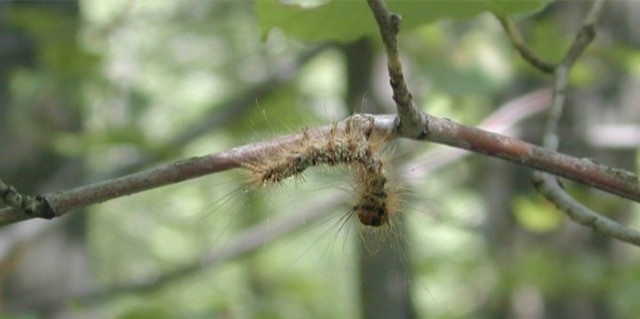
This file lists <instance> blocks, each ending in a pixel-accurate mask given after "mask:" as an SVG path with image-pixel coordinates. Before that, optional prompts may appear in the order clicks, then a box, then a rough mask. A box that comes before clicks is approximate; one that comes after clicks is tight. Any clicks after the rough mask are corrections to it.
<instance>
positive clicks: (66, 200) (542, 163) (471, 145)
mask: <svg viewBox="0 0 640 319" xmlns="http://www.w3.org/2000/svg"><path fill="white" fill-rule="evenodd" d="M355 116H359V117H366V118H372V119H373V121H372V122H369V121H362V122H361V123H362V125H373V131H374V132H375V134H384V135H389V136H390V137H391V138H397V137H399V136H398V135H394V132H393V129H394V127H395V123H396V121H397V117H396V116H395V115H364V116H363V115H359V114H356V115H355ZM427 124H428V126H425V127H424V128H423V129H424V131H425V132H429V134H428V136H427V140H429V141H432V142H436V143H441V144H445V145H449V146H453V147H457V148H462V149H466V150H469V151H473V152H476V153H481V154H486V155H489V156H492V157H496V158H500V159H504V160H507V161H510V162H513V163H516V164H519V165H523V166H526V167H530V168H534V169H539V170H542V171H546V172H549V173H552V174H555V175H558V176H563V177H566V178H568V179H571V180H574V181H576V182H579V183H583V184H586V185H589V186H593V187H596V188H598V189H601V190H604V191H606V192H609V193H612V194H616V195H619V196H621V197H625V198H628V199H631V200H633V201H636V202H640V187H639V186H638V184H637V182H635V180H634V179H633V178H625V179H622V178H620V176H631V175H633V174H632V173H630V172H623V171H620V170H617V169H614V168H610V167H607V166H604V165H599V164H597V163H594V162H592V161H589V160H584V159H578V158H574V157H571V156H569V155H564V154H561V153H557V152H554V151H552V150H549V149H544V148H542V147H539V146H536V145H532V144H529V143H526V142H523V141H520V140H518V139H515V138H512V137H507V136H503V135H500V134H496V133H491V132H488V131H485V130H481V129H478V128H474V127H468V126H465V125H462V124H458V123H455V122H453V121H451V120H449V119H442V118H437V117H433V116H429V120H428V121H427ZM330 129H331V126H324V127H320V128H316V129H313V130H310V131H309V134H320V135H324V136H327V138H328V134H330V133H329V131H330ZM338 129H344V121H343V122H341V124H340V125H338ZM302 136H303V134H295V135H289V136H284V137H280V138H277V139H274V140H270V141H266V142H261V143H255V144H250V145H245V146H240V147H236V148H234V149H231V150H229V151H225V152H221V153H217V154H211V155H206V156H201V157H193V158H190V159H186V160H182V161H179V162H176V163H173V164H170V165H167V166H163V167H159V168H155V169H151V170H147V171H143V172H140V173H136V174H132V175H128V176H124V177H120V178H116V179H113V180H107V181H103V182H100V183H96V184H92V185H88V186H84V187H79V188H76V189H72V190H69V191H66V192H57V193H51V194H46V195H43V196H44V198H46V200H47V202H48V204H49V205H50V206H51V207H52V208H53V210H54V212H55V215H56V217H57V216H62V215H64V214H66V213H67V212H69V211H71V210H74V209H78V208H81V207H85V206H88V205H92V204H96V203H100V202H103V201H106V200H109V199H114V198H118V197H123V196H127V195H131V194H135V193H138V192H141V191H145V190H149V189H152V188H157V187H160V186H164V185H168V184H172V183H177V182H181V181H184V180H188V179H193V178H197V177H200V176H203V175H207V174H213V173H217V172H222V171H225V170H228V169H232V168H240V167H242V165H243V164H246V163H251V162H252V161H255V160H256V159H257V158H261V157H268V156H269V154H273V153H275V152H281V151H282V150H283V149H287V148H288V147H291V146H292V145H295V143H297V142H298V141H299V140H300V139H301V138H302ZM31 218H34V216H29V215H26V214H24V213H23V212H21V211H20V210H18V209H15V208H4V209H2V210H0V225H7V224H11V223H15V222H18V221H21V220H26V219H31Z"/></svg>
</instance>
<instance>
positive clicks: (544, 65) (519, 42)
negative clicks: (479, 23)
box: [494, 13, 555, 73]
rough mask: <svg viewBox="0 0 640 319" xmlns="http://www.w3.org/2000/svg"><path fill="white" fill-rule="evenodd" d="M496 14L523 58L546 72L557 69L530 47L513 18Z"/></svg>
mask: <svg viewBox="0 0 640 319" xmlns="http://www.w3.org/2000/svg"><path fill="white" fill-rule="evenodd" d="M494 15H495V16H496V18H497V19H498V21H500V24H501V25H502V28H503V29H504V31H505V32H506V33H507V37H509V40H510V41H511V44H512V45H513V47H514V48H516V50H517V51H518V53H520V56H522V58H523V59H525V60H526V61H527V62H529V64H531V65H532V66H533V67H535V68H537V69H539V70H540V71H542V72H544V73H553V71H554V70H555V66H554V65H553V63H550V62H547V61H545V60H543V59H542V58H540V57H539V56H538V55H537V54H536V53H535V52H533V50H531V48H529V46H528V45H527V44H526V43H525V42H524V39H523V37H522V33H520V30H519V29H518V26H516V24H515V23H514V22H513V20H511V18H509V17H508V16H506V15H501V14H498V13H494Z"/></svg>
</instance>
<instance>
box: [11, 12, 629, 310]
mask: <svg viewBox="0 0 640 319" xmlns="http://www.w3.org/2000/svg"><path fill="white" fill-rule="evenodd" d="M489 2H490V1H489ZM409 3H410V2H409ZM440 3H442V11H441V12H437V14H435V15H434V16H427V15H426V14H425V15H421V14H420V12H417V13H416V14H415V15H409V16H405V20H404V21H403V28H402V30H401V33H400V51H401V53H402V59H403V62H404V63H405V72H407V80H408V83H409V86H410V89H411V90H412V92H413V93H414V97H415V99H416V101H417V102H418V103H419V105H420V106H421V107H422V108H424V109H425V110H428V111H429V112H430V113H431V114H433V115H436V116H440V117H447V118H451V119H454V120H455V121H458V122H461V123H465V124H468V125H473V126H476V125H482V126H483V127H486V128H487V129H488V130H492V131H499V132H502V133H503V134H506V135H510V136H516V137H518V138H520V139H523V140H525V141H530V142H532V143H535V144H540V143H541V139H542V128H543V127H544V118H545V114H544V110H545V109H546V108H547V107H548V106H549V104H550V99H551V93H550V90H549V86H550V84H551V80H550V77H549V76H546V75H544V74H542V73H541V72H539V71H538V70H536V69H535V68H533V67H531V66H530V65H529V64H528V63H526V62H525V61H524V60H523V59H522V58H521V57H520V56H519V55H518V53H517V52H516V50H515V49H514V48H513V47H512V45H511V43H510V42H509V39H508V38H507V36H506V35H505V32H504V30H503V29H502V27H501V25H500V23H499V22H498V20H497V19H496V18H495V16H493V15H492V14H490V13H486V12H485V13H479V12H474V11H473V10H471V11H467V10H468V8H467V7H465V6H463V5H461V3H464V2H458V1H448V2H440ZM498 3H500V2H498ZM507 3H508V2H507ZM530 3H532V4H533V5H532V7H533V8H528V9H527V10H522V11H523V12H514V14H515V16H514V19H516V21H518V26H519V27H520V28H521V30H522V32H523V34H524V38H525V39H526V42H527V44H528V45H529V46H530V47H531V48H533V50H534V51H535V52H536V53H537V54H538V55H539V56H541V57H544V58H545V59H546V60H550V61H557V60H559V59H560V58H561V57H562V56H563V55H564V53H565V52H566V50H567V48H568V47H569V46H570V44H571V42H572V41H573V38H574V37H575V33H576V32H577V30H578V29H579V28H580V27H581V24H582V22H583V20H584V18H585V15H586V14H587V12H588V10H589V8H590V7H591V5H592V2H588V1H566V2H565V1H557V2H549V3H547V2H530ZM393 5H394V4H393V3H390V4H389V6H390V8H391V9H393V8H394V7H393ZM638 6H639V4H637V3H636V2H634V1H611V2H609V3H607V7H606V9H605V11H604V13H603V15H602V19H601V21H600V22H599V23H598V25H597V37H596V39H595V41H594V42H593V43H592V44H591V46H590V47H589V48H588V49H587V51H586V52H585V54H584V55H583V56H582V57H581V58H580V59H579V60H578V62H577V64H576V65H575V67H574V68H573V70H572V73H571V80H570V91H569V102H568V105H567V108H566V111H565V113H564V114H563V118H562V122H561V126H560V130H559V132H558V134H559V136H560V140H561V148H560V150H561V151H562V152H564V153H567V154H571V155H572V156H575V157H588V158H593V159H595V160H596V161H598V162H602V163H606V164H607V165H611V166H615V167H620V168H624V169H627V170H630V171H636V167H637V156H636V153H637V152H636V149H637V145H638V144H639V138H638V134H637V133H636V132H637V131H638V130H637V123H638V122H639V121H638V120H639V119H640V111H638V107H637V101H638V99H639V97H638V96H637V95H638V92H640V91H639V90H638V89H637V88H638V86H640V81H639V78H638V76H639V74H640V68H639V66H640V62H639V61H640V60H639V59H640V56H639V55H638V52H637V47H638V44H639V43H640V42H639V41H640V31H638V30H640V26H638V25H637V24H638V22H636V21H640V19H638V18H637V15H638V14H639V13H640V8H638ZM291 8H296V9H295V10H302V9H299V8H297V7H284V6H280V5H278V4H276V3H274V2H262V1H260V2H255V3H254V2H248V1H247V2H245V1H163V2H160V1H127V0H122V1H80V2H76V1H61V2H34V3H29V2H20V1H17V2H10V1H9V2H2V3H1V4H0V37H1V39H2V41H0V43H2V46H1V48H0V50H1V52H2V53H1V55H0V56H2V59H0V65H1V69H0V70H2V71H1V72H0V76H1V78H0V123H1V124H0V141H1V143H0V145H2V147H1V148H0V177H2V178H3V179H4V180H5V181H10V182H11V183H12V184H14V185H15V186H16V187H17V188H18V189H20V190H21V191H24V192H25V193H30V194H35V193H42V192H48V191H56V190H62V189H67V188H70V187H75V186H78V185H82V184H87V183H90V182H94V181H99V180H103V179H106V178H109V177H114V176H120V175H123V174H125V173H129V172H133V171H137V170H140V169H142V168H146V167H154V166H158V165H161V164H163V163H170V162H172V161H175V160H179V159H182V158H186V157H191V156H195V155H202V154H207V153H214V152H218V151H222V150H226V149H229V148H232V147H234V146H238V145H243V144H247V143H250V142H256V141H260V140H263V139H264V138H265V137H275V136H278V135H281V134H290V133H295V132H300V131H301V130H302V129H304V128H305V127H313V126H318V125H324V124H328V123H332V122H335V121H338V120H341V119H343V118H344V117H346V116H348V115H350V114H352V113H354V112H368V113H394V112H395V111H394V107H393V103H392V99H391V89H390V88H389V85H388V76H387V74H386V67H385V63H386V60H385V57H384V55H383V49H382V45H381V43H380V41H379V39H378V38H379V36H378V35H377V32H378V30H377V28H376V25H375V22H374V19H373V16H372V15H371V12H370V11H369V10H368V9H367V7H366V5H364V4H363V5H362V6H361V9H362V12H359V11H357V15H356V16H355V17H353V16H352V17H351V18H350V20H347V21H348V22H344V21H345V19H346V18H345V17H344V16H340V15H337V16H331V17H325V18H324V19H316V20H313V19H309V20H302V21H300V20H295V19H292V20H285V21H292V22H291V24H289V25H286V24H285V25H280V28H275V29H271V28H269V27H270V26H271V24H273V25H276V24H278V23H279V21H281V20H278V19H282V18H283V17H284V18H288V15H289V14H292V11H289V10H290V9H291ZM318 8H321V7H318ZM291 10H293V9H291ZM515 11H517V10H515ZM293 14H299V12H298V11H295V12H294V13H293ZM353 14H354V13H353V12H350V13H349V15H353ZM331 19H335V20H331ZM339 21H343V22H339ZM358 25H363V26H365V30H368V31H367V32H368V34H367V35H366V36H364V37H361V36H359V33H358V32H361V31H362V30H361V29H358V28H357V27H355V26H358ZM301 26H307V28H306V29H305V28H304V27H301ZM394 155H395V157H394V159H393V163H394V165H393V166H394V171H395V172H394V174H396V175H397V177H398V178H399V179H400V180H403V181H405V182H407V183H408V184H410V190H411V196H410V200H409V201H408V203H407V206H406V209H405V211H404V212H403V214H402V217H401V218H402V219H403V221H402V223H401V224H402V227H401V228H394V229H393V232H391V233H383V232H372V231H366V230H362V229H360V228H358V227H357V225H355V222H354V221H353V220H346V221H345V216H346V214H347V213H348V207H349V197H350V196H352V195H351V194H350V193H349V191H348V187H347V182H346V181H345V180H344V179H343V178H342V175H344V172H343V171H339V170H329V169H326V170H314V171H310V172H308V173H307V174H306V175H305V178H304V181H295V182H291V183H288V184H287V185H283V186H282V187H278V188H277V189H274V190H270V191H267V192H245V191H243V189H244V185H245V181H246V176H244V175H243V174H242V173H241V172H227V173H223V174H216V175H214V176H211V177H204V178H201V179H198V180H194V181H190V182H185V183H180V184H177V185H173V186H170V187H165V188H161V189H156V190H153V191H149V192H145V193H142V194H137V195H135V196H130V197H126V198H120V199H117V200H113V201H110V202H107V203H104V204H100V205H96V206H93V207H90V208H87V209H85V210H84V211H83V212H80V213H72V214H69V215H68V216H65V217H63V218H61V219H59V220H55V221H28V222H24V223H20V224H17V225H12V226H8V227H4V228H3V229H2V230H1V233H0V236H2V240H0V243H1V244H0V253H1V255H0V257H1V258H0V260H1V261H0V278H1V279H2V283H3V295H2V300H1V302H2V303H1V306H2V309H3V310H4V311H5V312H6V315H7V316H8V317H9V318H33V317H65V316H70V315H73V316H78V317H87V318H93V317H97V318H101V317H119V318H141V317H153V318H175V317H183V318H198V317H200V318H210V317H216V316H217V317H228V318H255V317H260V318H328V317H333V318H335V317H343V318H346V317H349V318H353V317H358V316H361V317H366V318H374V317H375V316H376V315H377V316H380V317H387V318H388V317H395V318H402V317H406V318H410V317H427V316H428V317H433V318H467V317H481V318H501V317H504V318H572V317H580V318H633V317H634V315H635V314H637V313H638V312H640V306H639V305H638V303H637V302H636V300H637V298H636V296H637V293H638V291H639V290H640V284H639V283H638V279H640V268H638V267H637V266H635V264H637V260H638V253H637V249H636V248H634V247H633V246H631V245H629V244H625V243H621V242H619V241H617V240H614V239H611V238H609V237H605V236H602V235H599V234H598V233H595V232H594V231H593V230H591V229H589V228H586V227H583V226H580V225H578V224H576V223H574V222H572V221H570V220H569V219H567V218H566V217H565V215H564V214H563V213H562V212H560V211H558V210H556V208H555V206H553V205H551V204H549V203H548V202H547V201H546V200H545V199H544V198H543V197H542V196H541V195H539V194H537V193H536V191H535V189H534V188H533V187H532V186H531V182H530V176H531V170H530V169H525V168H522V167H518V166H516V165H512V164H508V163H506V162H503V161H500V160H496V159H490V158H487V157H483V156H478V155H472V154H467V153H463V152H462V151H458V150H454V149H451V148H448V147H444V146H438V145H432V144H429V143H418V142H411V141H399V142H398V143H397V145H395V146H394ZM565 186H566V187H567V188H568V189H569V190H570V192H571V193H572V194H573V195H574V196H576V197H577V198H579V199H580V200H581V201H582V202H584V203H586V204H587V205H588V206H590V207H593V208H595V209H597V210H598V211H600V212H603V213H605V214H606V215H607V216H608V217H611V218H614V219H616V220H619V221H621V222H622V223H624V224H626V225H630V226H634V225H638V219H637V218H636V217H635V216H636V215H637V213H638V212H637V207H636V206H634V205H632V204H631V203H630V202H629V201H626V200H622V199H620V198H617V197H614V196H611V195H605V194H602V193H601V192H598V191H594V190H593V189H590V188H587V187H584V186H580V185H575V184H572V183H567V184H566V185H565ZM377 241H381V243H378V242H377Z"/></svg>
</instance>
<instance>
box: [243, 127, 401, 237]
mask: <svg viewBox="0 0 640 319" xmlns="http://www.w3.org/2000/svg"><path fill="white" fill-rule="evenodd" d="M363 119H364V121H363ZM365 121H369V122H368V124H372V119H371V118H369V119H366V118H364V117H362V116H354V117H351V118H349V119H348V120H347V121H345V124H344V128H343V129H340V128H339V127H338V126H337V125H334V126H332V127H331V129H330V130H329V133H328V134H327V135H326V136H321V135H314V134H311V133H310V132H309V131H307V130H305V131H304V132H303V136H302V138H301V139H300V142H299V143H297V144H296V145H294V146H292V147H290V148H288V149H284V150H283V151H282V152H280V153H278V154H275V155H273V156H269V157H268V158H267V157H264V158H261V159H260V160H258V161H255V162H252V163H250V164H247V165H246V166H245V167H246V168H248V169H249V170H251V172H252V181H253V184H254V185H260V186H269V185H274V184H278V183H280V182H282V181H284V180H285V179H288V178H289V177H293V176H297V177H299V176H301V174H302V173H303V172H304V171H305V170H306V169H307V168H309V167H313V166H322V165H326V166H336V165H345V166H346V167H347V168H348V170H349V172H350V174H351V176H352V179H353V187H354V192H355V194H356V198H357V200H356V204H355V205H354V206H353V207H352V211H353V212H354V213H355V214H356V215H357V217H358V219H359V220H360V222H361V223H362V224H364V225H367V226H374V227H379V226H382V225H386V224H388V223H389V216H390V214H391V213H393V212H395V211H397V210H399V207H400V206H401V205H399V201H398V198H399V196H397V195H396V194H395V189H394V188H392V187H389V185H388V182H387V177H386V176H385V174H386V171H385V167H384V166H385V165H384V164H385V162H384V161H383V159H382V148H383V146H384V144H385V142H386V140H385V138H384V137H381V136H372V135H373V134H372V132H371V127H373V126H372V125H363V124H367V123H366V122H365Z"/></svg>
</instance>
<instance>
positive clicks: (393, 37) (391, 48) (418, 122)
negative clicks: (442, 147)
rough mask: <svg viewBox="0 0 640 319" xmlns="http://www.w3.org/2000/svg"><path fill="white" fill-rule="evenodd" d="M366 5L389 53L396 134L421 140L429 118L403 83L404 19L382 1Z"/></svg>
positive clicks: (378, 0)
mask: <svg viewBox="0 0 640 319" xmlns="http://www.w3.org/2000/svg"><path fill="white" fill-rule="evenodd" d="M367 3H368V4H369V7H370V8H371V11H372V12H373V15H374V17H375V19H376V22H377V23H378V28H379V29H380V35H381V36H382V42H383V43H384V46H385V49H386V52H387V68H388V69H389V78H390V83H391V88H392V89H393V100H394V101H395V102H396V108H397V110H398V119H397V121H398V122H397V124H396V125H397V128H396V130H397V131H398V132H399V134H400V135H401V136H404V137H407V138H411V139H418V140H420V139H422V138H424V137H425V135H426V132H424V131H422V130H421V129H422V128H424V127H426V125H425V121H426V120H427V117H426V115H425V114H424V112H423V111H422V110H421V109H420V108H418V106H417V105H416V103H415V102H414V101H413V96H412V95H411V92H409V89H408V88H407V83H406V82H405V79H404V73H403V71H402V63H401V62H400V54H399V52H398V32H399V31H400V22H401V21H402V18H401V17H400V16H399V15H398V14H396V13H393V12H390V11H389V10H388V9H387V6H386V5H385V4H384V1H383V0H367Z"/></svg>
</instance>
